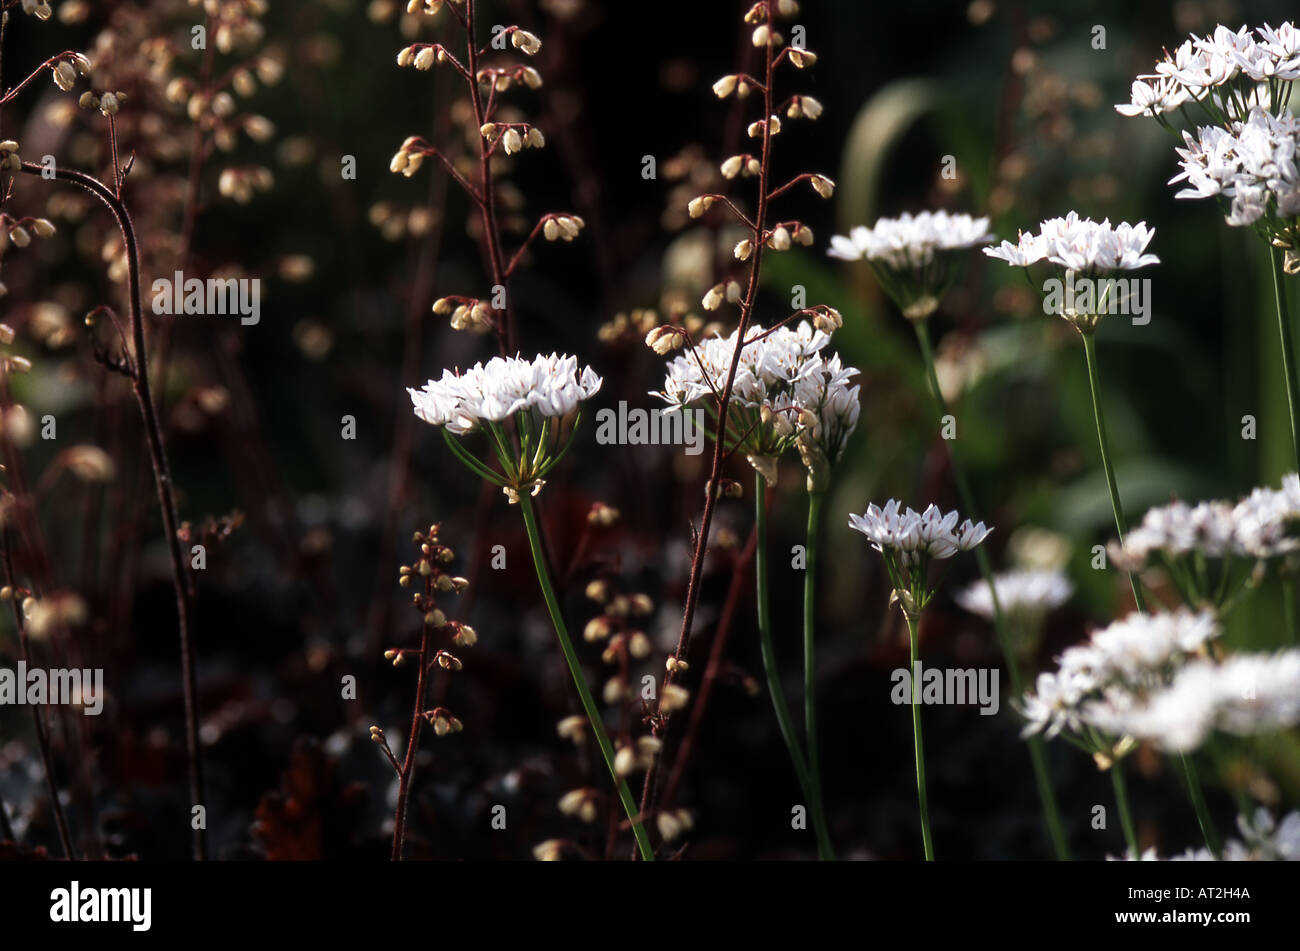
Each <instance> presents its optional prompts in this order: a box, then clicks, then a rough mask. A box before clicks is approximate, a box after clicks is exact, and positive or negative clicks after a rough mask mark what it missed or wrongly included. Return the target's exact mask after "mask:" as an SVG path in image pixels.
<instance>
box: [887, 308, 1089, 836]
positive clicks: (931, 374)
mask: <svg viewBox="0 0 1300 951" xmlns="http://www.w3.org/2000/svg"><path fill="white" fill-rule="evenodd" d="M912 325H913V327H915V329H916V340H917V343H918V344H919V345H920V347H921V356H922V359H923V362H924V363H925V371H926V377H927V379H928V380H929V383H930V395H931V396H932V397H933V398H934V402H935V406H936V408H937V409H938V411H939V418H940V419H942V418H943V417H944V416H947V415H948V404H947V402H946V401H945V400H944V398H943V390H941V389H940V388H939V377H938V374H937V373H936V372H935V364H934V347H932V346H931V344H930V330H929V325H928V324H927V323H926V321H924V320H914V321H912ZM945 443H946V444H947V447H948V460H949V462H950V463H951V465H952V471H953V479H954V481H955V482H956V483H957V494H958V496H960V498H961V504H962V506H963V508H965V510H966V517H967V518H972V519H975V520H976V521H978V520H979V514H978V509H977V508H976V506H975V497H974V493H973V492H972V491H971V488H970V481H969V480H968V479H967V478H966V468H965V467H964V466H963V465H962V462H961V457H960V456H958V454H957V445H956V441H955V440H945ZM975 562H976V564H978V565H979V569H980V575H981V577H983V579H984V583H985V584H986V585H988V586H989V596H990V598H991V599H992V602H993V630H994V632H995V633H996V634H997V638H998V646H999V647H1000V648H1001V649H1002V659H1003V661H1005V663H1006V665H1007V674H1008V675H1009V676H1010V678H1011V689H1012V691H1013V692H1014V693H1015V695H1016V696H1017V697H1019V696H1022V695H1023V693H1024V689H1023V679H1022V677H1021V674H1020V664H1019V662H1018V661H1017V659H1016V652H1015V645H1014V644H1013V643H1012V639H1011V636H1010V632H1009V629H1008V625H1007V618H1006V615H1005V614H1004V613H1003V611H1002V602H1001V600H1000V599H999V598H998V589H997V585H996V584H995V583H994V580H993V565H992V563H991V562H990V561H989V556H988V553H987V552H986V551H985V550H984V546H983V545H978V546H976V548H975ZM1027 745H1028V747H1029V761H1030V763H1031V764H1032V765H1033V769H1034V784H1035V785H1036V786H1037V787H1038V801H1039V803H1040V804H1041V805H1042V808H1043V820H1044V821H1045V822H1046V824H1047V832H1048V835H1049V836H1050V837H1051V839H1052V849H1053V851H1055V853H1056V858H1057V860H1058V861H1061V862H1068V861H1070V846H1069V842H1068V840H1067V839H1066V836H1065V825H1064V823H1062V822H1061V810H1060V807H1059V806H1058V805H1057V802H1056V791H1055V789H1053V788H1052V780H1051V777H1050V775H1049V774H1048V771H1047V748H1046V744H1044V742H1043V738H1042V737H1041V736H1038V735H1034V736H1031V737H1029V740H1028V744H1027Z"/></svg>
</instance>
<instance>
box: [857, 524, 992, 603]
mask: <svg viewBox="0 0 1300 951" xmlns="http://www.w3.org/2000/svg"><path fill="white" fill-rule="evenodd" d="M901 505H902V503H901V502H899V501H898V500H897V499H890V500H889V501H888V502H886V503H885V506H884V508H880V507H879V506H877V505H876V504H875V503H872V504H871V505H869V506H867V510H866V512H864V513H863V514H861V515H853V514H850V515H849V527H850V528H852V529H854V530H855V531H859V532H861V533H862V534H863V535H865V536H867V539H868V541H870V542H871V547H872V548H874V549H875V550H876V551H878V552H880V553H881V555H883V556H884V559H885V569H886V570H887V571H888V572H889V580H890V581H891V582H892V583H893V585H894V596H895V598H896V599H897V600H898V601H899V602H900V604H901V605H902V607H903V613H904V614H907V615H908V616H909V617H915V616H919V614H920V612H921V611H922V610H923V609H924V608H925V606H926V604H928V603H929V601H930V599H931V598H932V597H933V596H934V588H933V587H932V586H931V584H930V581H929V578H928V577H927V576H928V573H929V567H930V563H931V562H932V561H942V560H945V559H948V558H951V557H952V556H953V555H955V554H957V553H958V552H961V551H970V550H971V549H972V548H974V547H975V546H976V545H978V544H980V542H982V541H984V539H986V538H988V536H989V534H990V533H991V532H992V531H993V529H991V528H987V527H985V525H984V523H983V522H975V523H972V522H971V520H970V519H966V521H964V522H962V523H961V525H958V524H957V520H958V519H959V518H960V517H961V516H960V515H959V514H958V513H957V512H956V511H955V510H954V511H952V512H948V513H944V512H942V511H940V510H939V507H938V506H937V505H930V506H928V507H927V508H926V509H925V511H924V512H917V511H915V510H913V509H911V508H907V509H904V510H903V511H901V512H900V511H899V507H900V506H901Z"/></svg>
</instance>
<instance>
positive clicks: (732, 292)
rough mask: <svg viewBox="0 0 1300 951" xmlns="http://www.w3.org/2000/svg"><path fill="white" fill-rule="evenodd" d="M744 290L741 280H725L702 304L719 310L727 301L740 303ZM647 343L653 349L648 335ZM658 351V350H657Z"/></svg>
mask: <svg viewBox="0 0 1300 951" xmlns="http://www.w3.org/2000/svg"><path fill="white" fill-rule="evenodd" d="M743 294H744V292H743V291H742V290H741V288H740V282H739V281H736V280H729V281H724V282H723V283H721V284H714V285H713V286H712V287H710V288H709V289H708V290H707V291H705V293H704V296H703V297H702V298H700V306H701V307H703V308H704V309H705V310H717V309H718V308H719V307H721V306H722V304H723V302H724V301H725V302H726V303H728V304H738V303H740V299H741V297H742V296H743ZM646 345H647V346H650V347H651V349H654V347H653V346H652V345H651V344H650V338H649V337H648V336H647V338H646ZM656 352H658V351H656Z"/></svg>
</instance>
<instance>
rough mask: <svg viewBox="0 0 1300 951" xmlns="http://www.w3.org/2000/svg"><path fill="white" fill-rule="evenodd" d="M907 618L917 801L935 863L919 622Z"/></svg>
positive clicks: (928, 850) (923, 835)
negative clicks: (919, 664) (923, 732)
mask: <svg viewBox="0 0 1300 951" xmlns="http://www.w3.org/2000/svg"><path fill="white" fill-rule="evenodd" d="M905 617H906V618H907V638H908V641H909V642H910V644H911V648H912V651H911V654H912V664H911V667H910V669H909V671H908V676H909V677H910V678H911V681H912V742H913V749H914V752H915V754H916V800H917V803H918V804H919V805H920V807H921V841H922V843H923V844H924V846H925V860H926V861H927V862H933V861H934V842H933V840H931V838H930V805H929V802H928V800H927V799H926V795H925V744H924V742H923V741H922V739H921V684H920V678H919V677H917V676H916V660H917V636H918V635H917V627H918V625H917V620H916V618H914V617H912V615H911V614H905Z"/></svg>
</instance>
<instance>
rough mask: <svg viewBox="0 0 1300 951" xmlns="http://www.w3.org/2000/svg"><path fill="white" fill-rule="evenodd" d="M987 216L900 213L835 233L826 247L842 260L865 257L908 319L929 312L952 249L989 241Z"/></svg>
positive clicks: (946, 280)
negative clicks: (842, 233)
mask: <svg viewBox="0 0 1300 951" xmlns="http://www.w3.org/2000/svg"><path fill="white" fill-rule="evenodd" d="M993 238H994V235H993V233H992V232H990V231H989V219H988V218H972V217H971V216H970V215H964V214H949V213H948V212H946V211H936V212H930V211H923V212H921V213H920V214H918V215H915V216H913V215H911V214H909V213H906V212H905V213H904V214H903V215H901V216H900V217H898V218H881V219H880V220H879V221H877V222H876V224H875V226H874V227H871V228H867V227H865V226H862V225H859V226H858V227H855V228H853V229H852V230H851V231H850V232H849V234H848V236H847V237H845V236H843V235H838V234H837V235H834V236H832V237H831V247H830V250H829V251H828V252H827V253H828V254H829V255H830V256H831V257H833V258H840V259H842V260H845V261H859V260H862V261H867V262H868V263H870V264H871V266H872V269H873V270H874V271H875V272H876V276H877V277H878V278H879V279H880V282H881V285H882V286H883V287H884V289H885V291H886V293H888V294H889V296H890V297H891V298H892V299H893V300H894V302H895V303H896V304H898V306H899V308H900V309H901V310H902V311H903V313H904V315H905V316H907V317H908V318H911V319H916V320H919V319H923V318H925V317H928V316H930V314H932V313H933V312H934V311H935V309H937V307H938V306H939V299H940V298H941V297H942V296H943V293H944V292H945V291H946V290H947V289H948V286H949V285H950V284H951V283H952V280H953V276H954V273H953V267H952V265H953V260H952V259H953V258H954V257H955V252H960V251H965V250H968V249H970V248H974V247H978V246H980V245H983V244H988V243H989V242H990V241H992V240H993Z"/></svg>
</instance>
